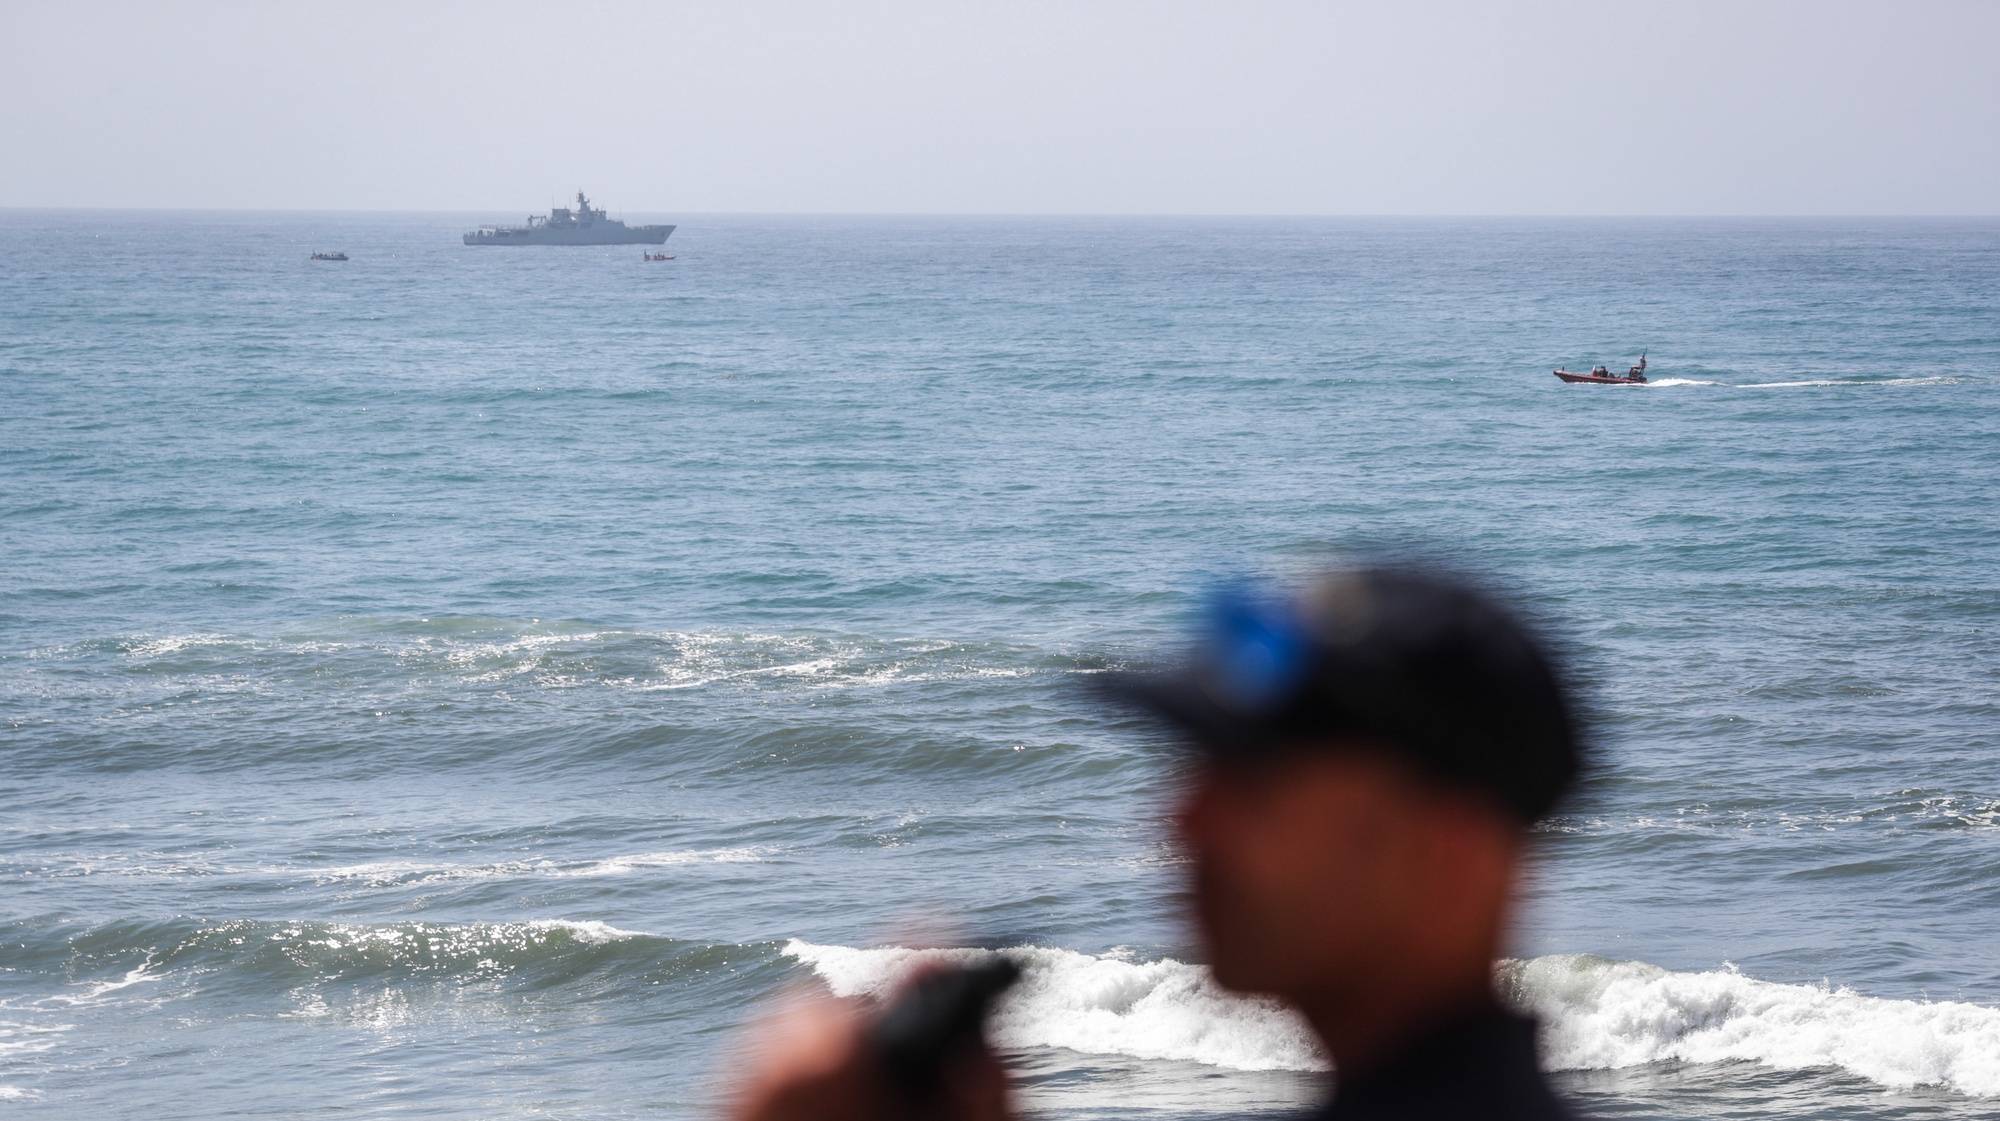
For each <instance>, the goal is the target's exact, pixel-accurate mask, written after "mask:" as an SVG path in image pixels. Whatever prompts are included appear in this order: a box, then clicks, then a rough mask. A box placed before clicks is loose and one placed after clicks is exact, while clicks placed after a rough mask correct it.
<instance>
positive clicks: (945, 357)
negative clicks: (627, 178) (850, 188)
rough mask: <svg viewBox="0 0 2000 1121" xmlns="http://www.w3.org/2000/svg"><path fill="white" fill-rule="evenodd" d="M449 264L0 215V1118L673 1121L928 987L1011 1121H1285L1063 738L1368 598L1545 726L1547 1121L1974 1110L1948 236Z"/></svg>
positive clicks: (702, 254) (1274, 1092) (1975, 503)
mask: <svg viewBox="0 0 2000 1121" xmlns="http://www.w3.org/2000/svg"><path fill="white" fill-rule="evenodd" d="M634 218H635V220H652V216H634ZM483 220H491V216H470V215H467V216H453V215H434V214H432V215H415V214H411V215H363V214H230V213H192V212H190V213H122V212H92V213H74V212H54V211H0V796H4V811H0V885H4V886H3V887H0V1113H5V1114H8V1115H19V1116H22V1117H24V1118H43V1117H48V1118H55V1117H64V1118H67V1117H93V1118H103V1119H107V1121H140V1119H143V1121H174V1119H182V1118H185V1119H188V1121H194V1119H207V1118H211V1117H216V1116H225V1115H242V1116H266V1117H320V1116H334V1115H338V1116H341V1117H345V1118H394V1117H418V1116H420V1117H424V1118H427V1119H439V1121H449V1119H467V1121H470V1119H474V1118H479V1119H492V1118H528V1117H561V1118H576V1119H615V1118H655V1117H697V1116H705V1115H707V1113H708V1112H709V1110H710V1108H711V1106H712V1103H713V1102H714V1100H715V1099H716V1097H717V1095H718V1094H719V1093H720V1091H721V1089H722V1087H724V1086H725V1085H726V1082H727V1079H728V1075H729V1071H730V1069H731V1058H730V1051H729V1045H728V1041H729V1039H730V1032H731V1030H732V1028H733V1026H734V1025H735V1024H737V1023H739V1022H740V1021H741V1020H742V1019H743V1018H744V1017H745V1016H746V1015H748V1014H749V1013H750V1012H751V1011H752V1010H753V1009H754V1008H755V1007H756V1005H757V1002H758V1001H759V1000H760V999H761V998H763V997H764V996H765V995H766V994H769V993H770V992H772V991H774V990H775V989H776V988H778V987H780V986H782V985H784V984H786V983H788V982H789V983H819V984H823V985H825V986H826V987H828V988H831V989H832V990H834V991H837V992H842V993H849V994H859V995H866V994H872V993H877V992H880V991H882V989H883V987H884V986H886V985H888V984H891V983H893V981H894V979H895V978H896V977H898V976H900V975H901V973H902V971H904V970H906V969H908V968H909V967H910V966H912V965H913V964H916V963H918V962H921V961H923V960H926V959H927V957H931V956H936V955H940V954H942V955H947V956H949V955H958V956H965V955H975V954H978V953H983V952H987V951H984V950H976V949H969V948H962V949H918V948H915V947H918V946H920V945H925V944H930V943H935V942H937V941H940V940H942V941H943V942H945V943H946V944H954V943H956V944H960V945H969V944H971V943H979V944H985V945H991V944H994V943H996V942H997V943H1003V944H1007V945H1013V946H1018V947H1023V948H1024V949H1023V950H1022V952H1023V954H1024V955H1025V956H1026V958H1027V960H1028V961H1029V963H1030V969H1029V974H1028V980H1027V982H1026V983H1025V984H1024V985H1023V987H1022V989H1021V991H1020V992H1019V993H1018V994H1017V995H1016V996H1015V997H1014V998H1013V1000H1012V1001H1011V1002H1010V1003H1009V1004H1008V1005H1007V1006H1006V1007H1005V1008H1004V1009H1003V1010H1002V1012H1001V1014H1000V1018H999V1021H998V1025H997V1027H998V1030H999V1033H1000V1036H1001V1039H1002V1041H1003V1043H1005V1044H1006V1045H1007V1046H1008V1047H1009V1048H1010V1050H1011V1053H1012V1055H1013V1061H1014V1062H1015V1064H1016V1066H1017V1068H1018V1069H1019V1070H1020V1071H1021V1073H1022V1076H1023V1078H1024V1079H1025V1081H1026V1083H1027V1094H1026V1101H1027V1104H1028V1105H1029V1106H1030V1107H1031V1108H1032V1109H1033V1110H1034V1111H1035V1112H1036V1113H1037V1114H1038V1115H1040V1116H1046V1117H1051V1118H1056V1117H1060V1118H1130V1117H1146V1118H1153V1119H1158V1121H1177V1119H1194V1118H1205V1117H1217V1116H1223V1115H1243V1114H1257V1113H1265V1112H1275V1111H1280V1110H1285V1109H1290V1108H1295V1107H1297V1106H1299V1105H1300V1104H1302V1103H1305V1102H1308V1101H1310V1100H1312V1098H1313V1097H1314V1095H1315V1094H1317V1093H1319V1092H1320V1089H1321V1086H1322V1079H1323V1078H1324V1077H1325V1074H1324V1068H1325V1063H1324V1062H1323V1060H1322V1059H1321V1057H1320V1056H1319V1055H1318V1054H1317V1053H1316V1051H1315V1050H1314V1049H1313V1047H1312V1044H1311V1042H1310V1040H1309V1038H1308V1037H1307V1036H1306V1035H1305V1033H1304V1032H1303V1030H1302V1029H1301V1028H1300V1027H1299V1025H1298V1024H1296V1023H1295V1022H1293V1021H1292V1020H1291V1019H1290V1018H1289V1017H1288V1016H1287V1015H1286V1014H1285V1013H1284V1012H1282V1011H1281V1010H1279V1009H1276V1008H1274V1007H1272V1006H1269V1005H1265V1004H1261V1003H1257V1002H1246V1001H1242V1000H1239V999H1237V998H1234V997H1230V996H1228V995H1227V994H1224V993H1222V992H1220V991H1219V990H1217V989H1216V988H1215V987H1214V986H1213V984H1212V982H1210V981H1209V980H1208V978H1207V975H1206V973H1205V971H1204V970H1203V969H1202V968H1201V967H1200V964H1199V953H1198V951H1197V950H1196V949H1195V948H1194V947H1193V946H1191V945H1190V943H1189V940H1188V937H1187V934H1186V932H1185V929H1184V925H1183V923H1182V921H1181V917H1180V913H1179V904H1178V898H1179V891H1180V883H1179V879H1178V874H1179V870H1180V869H1179V859H1178V857H1177V856H1176V854H1175V853H1174V852H1173V850H1172V849H1171V848H1170V847H1169V846H1168V845H1167V844H1166V841H1165V838H1164V835H1163V832H1162V829H1161V825H1160V817H1161V810H1162V807H1163V806H1164V805H1165V803H1166V800H1167V798H1168V797H1169V794H1170V791H1171V785H1172V767H1173V764H1172V762H1171V756H1170V755H1169V754H1167V753H1165V752H1163V751H1162V750H1161V748H1162V747H1164V746H1165V744H1164V742H1163V740H1162V737H1161V736H1160V735H1159V734H1158V733H1157V732H1155V731H1153V730H1151V729H1147V728H1144V727H1141V726H1139V725H1137V724H1136V723H1134V722H1133V721H1131V720H1129V719H1126V718H1124V717H1122V716H1119V715H1118V714H1115V713H1108V712H1105V711H1103V710H1100V709H1099V708H1097V707H1095V706H1094V705H1093V704H1092V703H1091V702H1090V701H1089V700H1088V699H1087V695H1086V691H1085V690H1084V689H1082V688H1081V687H1080V685H1081V683H1082V682H1084V681H1086V680H1087V679H1088V677H1089V675H1091V674H1093V673H1095V672H1098V671H1101V670H1103V669H1106V668H1108V667H1116V666H1122V665H1126V664H1130V663H1132V662H1134V661H1136V660H1139V659H1143V658H1146V657H1148V656H1150V655H1152V654H1154V653H1155V652H1157V651H1159V650H1161V649H1163V648H1165V647H1166V646H1168V644H1170V643H1171V642H1172V641H1173V639H1174V636H1176V635H1177V634H1178V633H1179V630H1180V628H1181V627H1182V626H1183V625H1184V624H1185V623H1186V622H1187V620H1188V619H1189V617H1190V614H1191V612H1192V611H1193V609H1194V605H1195V604H1196V602H1197V600H1198V597H1199V595H1200V594H1201V592H1202V590H1203V589H1204V588H1205V587H1206V586H1208V585H1209V584H1210V583H1212V582H1213V581H1215V580H1217V579H1220V578H1227V577H1229V576H1231V575H1234V574H1238V573H1244V572H1250V573H1263V574H1272V575H1277V576H1296V575H1298V574H1301V573H1305V572H1309V571H1311V570H1312V569H1314V568H1315V567H1317V566H1319V565H1322V564H1324V563H1326V562H1327V561H1328V560H1329V559H1331V558H1333V557H1335V556H1337V555H1340V554H1341V552H1342V551H1344V550H1350V549H1353V548H1357V547H1366V546H1369V545H1373V544H1390V545H1395V544H1411V543H1414V544H1417V545H1420V546H1423V547H1427V548H1430V549H1434V550H1438V551H1441V552H1443V553H1444V554H1446V555H1447V556H1448V557H1449V558H1450V559H1452V560H1454V561H1456V562H1457V563H1459V564H1462V565H1465V566H1469V567H1472V568H1475V569H1478V570H1483V571H1490V572H1494V573H1498V574H1501V575H1502V576H1503V577H1504V578H1505V579H1506V581H1507V582H1508V583H1509V584H1510V586H1511V587H1512V588H1513V589H1514V590H1515V591H1516V592H1517V594H1518V595H1519V596H1520V597H1521V598H1522V599H1523V601H1524V602H1525V603H1526V604H1527V606H1528V609H1529V610H1530V611H1531V612H1532V613H1534V614H1536V615H1537V616H1540V617H1542V618H1544V619H1546V620H1548V621H1549V622H1550V624H1551V625H1552V626H1554V627H1555V628H1557V629H1558V630H1559V631H1560V633H1562V634H1563V635H1565V636H1566V637H1567V641H1568V643H1569V646H1570V655H1571V661H1572V666H1573V671H1574V673H1575V674H1576V676H1577V678H1578V679H1579V681H1580V683H1582V684H1583V685H1584V686H1585V687H1586V688H1587V689H1588V691H1589V695H1590V696H1591V698H1592V703H1593V708H1594V711H1595V712H1596V713H1597V714H1598V717H1599V720H1598V730H1599V733H1600V737H1601V741H1602V744H1603V748H1604V756H1605V765H1604V766H1603V767H1602V768H1601V769H1600V770H1599V772H1598V773H1597V774H1596V775H1595V776H1594V777H1593V779H1592V780H1591V782H1590V783H1589V785H1588V788H1587V789H1586V790H1585V791H1584V792H1583V794H1582V796H1581V797H1580V798H1579V799H1578V800H1577V801H1576V803H1575V804H1574V805H1573V806H1571V807H1569V809H1568V810H1567V811H1566V812H1565V813H1564V814H1562V815H1561V816H1560V817H1558V818H1557V819H1556V820H1554V821H1552V822H1550V823H1549V824H1548V825H1547V826H1546V828H1545V829H1544V830H1543V831H1542V833H1541V834H1540V836H1539V837H1538V841H1539V851H1538V854H1537V864H1536V869H1535V872H1534V875H1533V877H1532V881H1531V884H1530V895H1531V898H1530V901H1529V905H1528V907H1527V909H1526V914H1525V915H1524V917H1523V918H1524V931H1523V934H1522V936H1521V938H1520V940H1519V943H1520V944H1519V945H1517V946H1516V947H1515V948H1514V950H1513V953H1514V956H1513V957H1512V958H1510V959H1509V960H1508V961H1507V962H1506V963H1504V964H1503V966H1502V967H1501V975H1500V980H1501V984H1502V987H1503V989H1504V990H1505V991H1506V992H1508V993H1509V994H1510V995H1511V996H1512V997H1513V998H1514V999H1516V1000H1517V1001H1519V1002H1520V1003H1522V1004H1524V1005H1526V1006H1528V1007H1531V1008H1533V1009H1535V1010H1536V1011H1537V1012H1539V1013H1540V1014H1541V1015H1542V1017H1543V1018H1544V1020H1545V1025H1546V1026H1545V1031H1544V1038H1543V1053H1544V1060H1545V1062H1546V1063H1547V1064H1548V1065H1549V1066H1550V1067H1551V1068H1552V1069H1554V1070H1556V1071H1557V1072H1558V1074H1557V1077H1558V1078H1559V1079H1560V1080H1561V1081H1562V1082H1563V1083H1564V1084H1565V1085H1566V1086H1567V1087H1568V1088H1569V1089H1570V1090H1571V1091H1572V1092H1573V1093H1576V1094H1578V1095H1580V1096H1581V1097H1583V1098H1584V1099H1585V1100H1586V1101H1587V1102H1588V1104H1589V1105H1590V1107H1591V1108H1592V1109H1593V1110H1595V1111H1596V1112H1598V1113H1600V1114H1602V1115H1604V1116H1617V1117H1661V1118H1666V1117H1685V1116H1722V1115H1738V1116H1742V1115H1757V1114H1771V1113H1780V1112H1782V1113H1786V1114H1791V1115H1795V1116H1801V1117H1826V1118H1833V1117H1840V1118H1852V1117H1883V1118H1887V1117H1937V1118H1975V1117H1990V1116H1992V1115H1993V1113H1994V1112H1995V1111H1996V1110H2000V955H1996V953H1995V950H1994V941H1993V937H1992V930H1993V929H1994V927H1995V925H1996V921H2000V754H1996V753H1997V752H2000V734H1996V729H2000V658H1996V636H2000V575H1996V574H2000V512H1996V511H2000V503H1996V501H1995V498H1996V496H2000V392H1996V390H2000V312H1996V309H2000V223H1996V222H1993V221H1970V220H1967V221H1956V220H1943V219H1937V220H1921V221H1918V220H1909V221H1901V220H1899V221H1888V220H1881V221H1872V220H1839V221H1834V220H1823V221H1822V220H1810V221H1809V220H1785V221H1778V220H1749V219H1742V220H1726V221H1724V220H1714V221H1694V220H1648V221H1612V220H1574V221H1514V220H1498V219H1495V220H1463V221H1460V220H1430V221H1415V220H1408V221H1405V220H1386V219H1385V220H1331V219H1328V220H1307V219H1285V220H1279V219H1172V220H1168V219H1092V218H1064V219H1003V218H908V219H897V218H872V219H863V218H804V217H800V218H758V217H742V216H735V217H727V216H712V217H701V216H694V217H688V216H659V220H666V221H678V222H679V223H680V224H681V228H680V231H679V232H678V233H676V235H675V238H674V240H673V242H672V243H671V245H672V246H673V247H674V252H675V255H676V260H674V261H670V262H660V263H646V262H642V261H641V260H640V259H639V252H638V250H637V249H636V248H633V249H630V250H627V249H623V248H618V249H579V250H546V251H533V250H519V251H514V250H503V249H468V248H465V247H463V246H461V245H459V244H458V242H457V232H458V230H459V229H460V228H461V227H462V226H468V225H471V224H474V223H476V222H478V221H483ZM335 248H338V249H344V250H346V251H347V252H348V253H349V254H350V255H351V257H352V260H351V261H349V262H346V263H342V264H330V263H312V262H309V261H307V260H306V258H307V255H308V254H309V253H310V252H311V251H313V250H315V249H335ZM1642 349H1644V350H1646V351H1647V352H1648V355H1649V361H1650V363H1651V366H1652V368H1653V371H1654V373H1655V381H1654V382H1653V384H1651V385H1649V386H1645V387H1635V388H1629V389H1628V388H1608V389H1607V388H1598V387H1570V386H1564V385H1561V384H1559V383H1558V382H1557V381H1556V380H1555V379H1553V378H1551V377H1550V376H1549V373H1548V371H1549V369H1550V368H1551V367H1553V366H1556V365H1569V366H1575V365H1579V364H1588V363H1592V362H1595V361H1604V362H1607V363H1609V364H1612V365H1614V366H1616V365H1622V364H1624V363H1627V362H1629V361H1631V360H1633V359H1635V358H1636V357H1637V352H1639V351H1640V350H1642Z"/></svg>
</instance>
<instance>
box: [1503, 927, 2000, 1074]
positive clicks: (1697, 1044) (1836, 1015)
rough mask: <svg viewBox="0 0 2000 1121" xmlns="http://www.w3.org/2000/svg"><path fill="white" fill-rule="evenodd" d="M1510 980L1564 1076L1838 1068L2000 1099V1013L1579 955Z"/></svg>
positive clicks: (1524, 968)
mask: <svg viewBox="0 0 2000 1121" xmlns="http://www.w3.org/2000/svg"><path fill="white" fill-rule="evenodd" d="M1502 981H1503V984H1504V985H1506V987H1507V988H1508V989H1509V990H1510V991H1511V993H1512V994H1513V995H1514V997H1515V998H1516V999H1517V1000H1518V1001H1519V1002H1520V1003H1522V1004H1524V1005H1526V1006H1527V1007H1529V1008H1531V1009H1533V1010H1534V1011H1535V1012H1536V1013H1537V1014H1539V1015H1540V1016H1541V1017H1542V1019H1543V1022H1544V1028H1543V1034H1542V1049H1543V1057H1544V1061H1545V1062H1546V1063H1547V1064H1548V1065H1549V1066H1551V1067H1555V1068H1557V1069H1565V1070H1602V1069H1615V1068H1620V1067H1633V1066H1643V1065H1645V1064H1648V1063H1658V1062H1670V1061H1671V1062H1689V1063H1723V1062H1750V1063H1757V1064H1760V1065H1762V1066H1767V1067H1771V1068H1774V1069H1778V1070H1803V1069H1806V1068H1810V1067H1837V1068H1839V1069H1841V1070H1845V1071H1847V1072H1849V1073H1851V1074H1855V1075H1859V1076H1860V1077H1862V1078H1865V1079H1868V1080H1869V1081H1871V1082H1874V1083H1877V1084H1879V1085H1883V1086H1889V1087H1895V1088H1899V1089H1900V1088H1908V1087H1913V1086H1943V1087H1946V1088H1949V1089H1952V1090H1957V1091H1959V1092H1960V1093H1965V1094H1971V1095H1974V1096H1976V1097H1995V1096H2000V1008H1989V1007H1986V1006H1984V1005H1977V1004H1966V1003H1961V1002H1957V1001H1913V1000H1889V999H1885V998H1881V997H1870V996H1863V995H1861V994H1859V993H1856V992H1853V991H1852V990H1849V989H1844V988H1836V987H1832V986H1823V985H1822V986H1814V985H1787V984H1780V983H1777V982H1773V981H1759V980H1756V979H1755V978H1751V977H1745V976H1743V975H1741V974H1740V973H1737V972H1735V971H1734V970H1714V971H1709V972H1702V973H1676V972H1673V971H1670V970H1666V969H1661V968H1660V967H1658V966H1654V965H1647V964H1645V963H1643V962H1631V961H1623V962H1621V961H1607V960H1605V959H1603V958H1595V957H1589V956H1585V955H1568V954H1558V955H1552V956H1549V957H1541V958H1535V959H1533V960H1530V961H1523V962H1510V963H1508V964H1507V965H1505V966H1504V967H1503V968H1502Z"/></svg>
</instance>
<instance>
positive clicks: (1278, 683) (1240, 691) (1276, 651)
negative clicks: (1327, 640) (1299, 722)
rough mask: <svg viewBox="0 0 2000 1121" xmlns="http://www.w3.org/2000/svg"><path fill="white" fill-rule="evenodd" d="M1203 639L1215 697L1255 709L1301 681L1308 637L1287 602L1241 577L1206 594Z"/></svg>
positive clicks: (1309, 642)
mask: <svg viewBox="0 0 2000 1121" xmlns="http://www.w3.org/2000/svg"><path fill="white" fill-rule="evenodd" d="M1203 645H1204V649H1203V651H1202V655H1203V660H1204V661H1205V662H1206V663H1207V664H1208V667H1209V669H1210V671H1211V672H1212V673H1213V674H1214V681H1215V686H1216V689H1217V691H1218V692H1220V693H1222V694H1223V696H1222V697H1220V698H1218V699H1221V700H1226V701H1227V702H1229V703H1231V704H1233V705H1236V706H1238V707H1241V708H1244V709H1250V710H1256V709H1262V708H1268V707H1270V706H1271V705H1273V704H1276V703H1278V702H1280V701H1282V700H1283V699H1284V698H1285V697H1287V696H1288V695H1290V693H1291V692H1292V690H1293V689H1295V688H1297V687H1298V685H1299V684H1300V683H1301V682H1302V681H1304V679H1305V676H1306V672H1307V669H1308V662H1309V660H1310V659H1309V654H1310V651H1311V648H1312V640H1311V636H1310V635H1308V634H1307V633H1306V629H1305V627H1304V625H1303V624H1302V622H1301V621H1300V619H1299V618H1298V616H1297V614H1296V613H1295V612H1294V611H1292V610H1291V609H1290V607H1289V605H1287V604H1283V603H1279V602H1276V601H1274V600H1272V599H1271V598H1269V597H1267V596H1260V595H1258V594H1257V593H1256V591H1255V590H1254V589H1253V588H1251V587H1250V585H1248V584H1246V583H1241V582H1239V583H1235V584H1229V585H1225V586H1223V587H1221V588H1218V589H1217V590H1216V591H1215V592H1213V593H1211V594H1210V596H1209V599H1208V635H1207V640H1206V642H1205V643H1204V644H1203Z"/></svg>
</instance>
